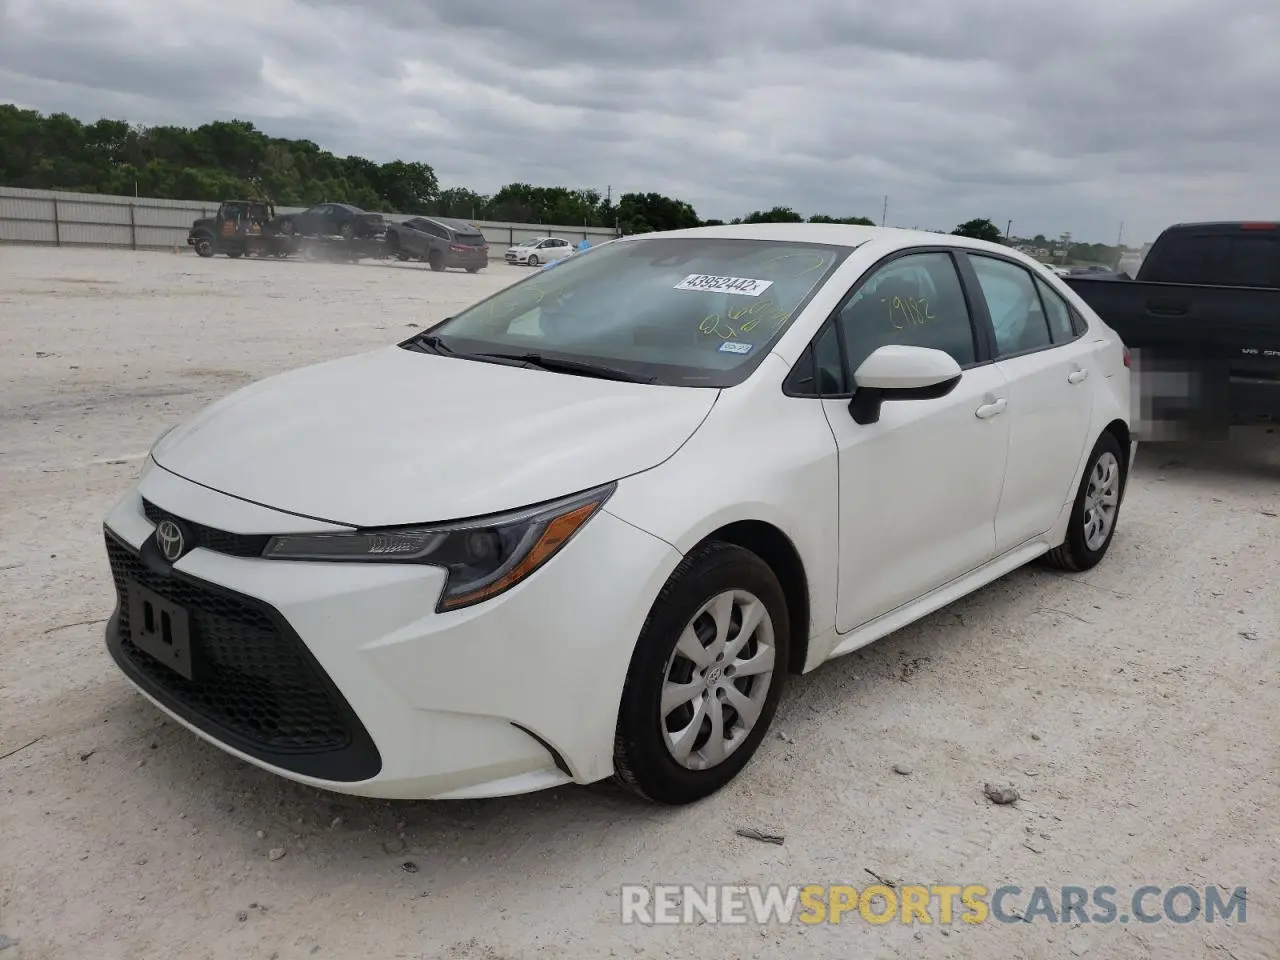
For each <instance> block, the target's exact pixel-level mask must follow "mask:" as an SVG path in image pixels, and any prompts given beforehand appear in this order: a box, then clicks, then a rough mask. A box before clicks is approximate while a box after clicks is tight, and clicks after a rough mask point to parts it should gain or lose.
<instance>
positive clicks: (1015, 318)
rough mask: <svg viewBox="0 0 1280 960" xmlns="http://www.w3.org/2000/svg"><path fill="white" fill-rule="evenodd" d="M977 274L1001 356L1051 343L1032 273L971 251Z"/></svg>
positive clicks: (1012, 264) (970, 256) (970, 257)
mask: <svg viewBox="0 0 1280 960" xmlns="http://www.w3.org/2000/svg"><path fill="white" fill-rule="evenodd" d="M969 262H970V263H972V264H973V270H974V272H975V273H976V274H977V275H978V284H979V286H981V287H982V296H983V299H985V300H986V301H987V310H988V311H990V313H991V325H992V326H993V327H994V328H995V333H996V351H997V353H998V354H999V355H1000V356H1002V357H1007V356H1009V355H1010V354H1014V353H1022V352H1023V351H1025V350H1036V349H1039V348H1040V347H1047V346H1049V345H1050V344H1052V342H1053V341H1052V340H1051V339H1050V337H1049V323H1048V321H1047V320H1046V319H1045V315H1044V310H1043V309H1041V306H1040V297H1039V295H1038V294H1037V293H1036V288H1035V283H1034V281H1033V280H1032V277H1031V274H1030V273H1029V272H1028V271H1027V270H1025V269H1023V268H1022V267H1020V266H1018V265H1017V264H1016V263H1009V262H1008V261H1007V260H997V259H995V258H994V257H984V256H982V255H980V254H972V253H971V254H969Z"/></svg>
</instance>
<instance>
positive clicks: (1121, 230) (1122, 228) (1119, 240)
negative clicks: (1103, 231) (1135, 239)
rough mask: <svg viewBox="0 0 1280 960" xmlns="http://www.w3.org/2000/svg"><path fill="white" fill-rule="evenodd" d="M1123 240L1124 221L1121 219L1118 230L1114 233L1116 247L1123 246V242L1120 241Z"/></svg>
mask: <svg viewBox="0 0 1280 960" xmlns="http://www.w3.org/2000/svg"><path fill="white" fill-rule="evenodd" d="M1123 240H1124V221H1123V220H1121V221H1120V232H1119V233H1117V234H1116V246H1117V247H1120V246H1123V243H1122V241H1123Z"/></svg>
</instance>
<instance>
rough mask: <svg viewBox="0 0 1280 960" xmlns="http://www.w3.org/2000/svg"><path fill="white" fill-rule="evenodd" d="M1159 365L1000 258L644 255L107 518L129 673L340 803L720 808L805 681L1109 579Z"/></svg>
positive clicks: (908, 250) (642, 240)
mask: <svg viewBox="0 0 1280 960" xmlns="http://www.w3.org/2000/svg"><path fill="white" fill-rule="evenodd" d="M1127 367H1128V354H1127V351H1126V350H1125V348H1124V346H1123V344H1122V343H1121V342H1120V340H1119V338H1118V337H1117V336H1116V334H1115V333H1114V332H1113V331H1112V330H1111V329H1109V328H1108V327H1107V326H1106V325H1105V324H1104V323H1102V322H1101V321H1100V320H1099V319H1098V317H1097V316H1096V315H1095V314H1094V313H1093V312H1092V311H1091V310H1090V309H1089V307H1088V306H1086V305H1085V304H1084V302H1083V301H1081V300H1080V299H1079V298H1078V297H1077V296H1076V295H1075V294H1074V293H1073V292H1072V291H1071V290H1070V289H1069V288H1068V287H1066V286H1065V285H1064V284H1063V283H1062V282H1061V281H1060V280H1059V279H1058V278H1057V277H1055V276H1054V275H1053V274H1052V273H1051V272H1050V271H1049V270H1048V269H1046V268H1044V267H1041V266H1039V265H1038V264H1036V263H1035V261H1033V260H1031V259H1030V258H1028V257H1025V256H1022V255H1021V254H1018V253H1016V252H1014V251H1011V250H1010V249H1008V248H1006V247H1001V246H998V245H994V244H990V243H985V242H982V241H977V240H969V239H965V238H962V237H956V236H943V235H937V234H928V233H918V232H909V231H899V230H884V229H876V228H867V227H848V226H839V225H811V224H795V225H791V224H785V225H779V224H774V225H759V226H726V227H711V228H702V229H696V230H683V231H676V232H670V233H659V234H649V235H645V236H639V237H632V238H626V239H622V240H617V241H613V242H611V243H609V244H607V245H604V246H601V247H599V248H597V249H595V250H593V251H592V254H591V256H589V257H582V258H580V259H579V258H573V259H571V260H568V261H566V262H565V263H563V264H561V265H560V266H559V267H557V268H556V269H555V270H550V271H546V272H538V273H535V274H533V275H531V276H530V277H528V278H527V279H525V280H523V281H521V282H519V283H516V284H514V285H512V286H510V287H508V288H506V289H504V290H502V291H501V292H499V293H497V294H495V295H493V296H492V297H489V298H488V299H486V300H484V301H481V302H480V303H478V304H476V305H475V306H472V307H470V308H468V309H466V310H463V311H462V312H460V313H458V314H457V315H456V316H454V317H452V318H450V319H448V320H445V321H443V322H441V323H439V324H436V325H435V326H433V327H431V328H430V329H428V330H426V331H424V332H423V333H421V334H418V335H416V336H414V337H413V338H412V339H410V340H408V341H406V342H404V343H402V344H399V345H397V346H389V347H386V348H383V349H379V350H375V351H373V352H370V353H364V354H360V355H357V356H352V357H348V358H345V359H340V360H334V361H330V362H327V363H322V364H319V365H316V366H312V367H307V368H304V369H300V370H295V371H292V372H289V373H285V374H282V375H279V376H275V377H271V378H269V379H267V380H264V381H262V382H259V383H257V384H254V385H252V386H249V387H247V388H245V389H242V390H239V391H237V392H235V393H233V394H231V395H230V396H228V397H226V398H224V399H222V400H220V401H219V402H217V403H214V404H213V405H211V406H210V407H209V408H208V409H206V410H205V411H204V412H202V413H200V414H199V415H197V416H196V417H194V418H192V419H191V420H189V421H187V422H185V423H183V424H181V425H180V426H178V427H177V428H176V429H172V430H171V431H169V432H167V433H166V434H164V435H162V436H161V438H160V439H159V440H158V441H157V442H156V444H155V446H154V447H153V449H152V451H151V455H150V457H149V458H148V461H147V464H146V467H145V469H144V471H143V474H142V476H141V479H140V480H139V482H138V484H137V487H136V488H135V489H133V490H132V491H130V492H129V493H128V494H127V495H126V496H125V497H124V498H123V499H121V500H120V502H119V503H118V504H117V505H116V506H115V507H114V508H113V509H112V510H111V513H110V515H109V516H108V517H107V518H106V524H105V526H106V530H105V534H106V549H107V554H108V557H109V559H110V564H111V570H112V573H113V575H114V580H115V586H116V590H117V595H118V606H117V608H116V611H115V613H114V615H113V616H112V618H111V620H110V623H109V625H108V627H107V636H106V639H107V646H108V648H109V650H110V652H111V655H112V657H113V658H114V659H115V662H116V663H117V664H118V665H119V667H120V669H121V670H122V671H123V672H124V673H125V675H126V676H127V677H128V678H129V679H130V680H131V681H132V682H133V683H134V684H135V685H136V686H137V688H138V689H139V690H141V691H142V693H144V694H145V695H146V696H147V697H149V698H150V699H151V700H152V701H153V702H154V703H155V704H156V705H157V706H159V707H160V708H161V709H163V710H165V711H166V712H168V713H169V714H170V715H171V716H173V717H174V718H176V719H177V720H179V721H180V722H181V723H183V724H185V725H186V726H187V727H189V728H190V729H191V730H193V731H194V732H196V733H197V734H199V735H200V736H203V737H205V738H206V739H208V740H210V741H212V742H213V743H215V744H217V745H218V746H219V747H221V748H223V749H224V750H227V751H229V752H230V753H233V754H235V755H236V756H238V757H241V758H243V759H244V760H247V761H249V762H251V763H255V764H258V765H259V766H262V767H264V768H266V769H268V770H271V771H273V772H275V773H277V774H280V775H282V776H285V777H291V778H293V779H295V780H298V781H302V782H304V783H308V784H313V785H315V786H318V787H324V788H327V789H330V790H336V791H343V792H348V793H355V794H363V795H370V796H381V797H421V798H459V797H480V796H496V795H503V794H513V793H520V792H526V791H531V790H536V789H540V788H544V787H551V786H555V785H557V784H564V783H570V782H576V783H589V782H592V781H595V780H600V779H602V778H605V777H608V776H610V775H614V776H616V777H617V779H618V780H619V781H620V782H622V783H623V784H625V785H627V786H628V787H630V788H631V789H633V790H635V791H636V792H638V793H640V794H642V795H644V796H646V797H648V798H650V799H652V800H656V801H660V802H666V803H685V802H689V801H693V800H696V799H698V798H700V797H703V796H705V795H707V794H709V793H711V792H712V791H714V790H716V789H718V788H719V787H721V786H722V785H723V784H725V783H726V782H727V781H728V780H729V779H730V778H732V777H733V776H734V775H735V774H737V773H738V771H739V770H741V769H742V767H743V766H744V765H745V764H746V763H747V762H748V760H749V759H750V757H751V755H752V754H753V753H754V752H755V750H756V748H757V747H758V746H759V744H760V741H761V739H762V738H763V737H764V736H765V733H766V730H767V729H768V727H769V724H770V721H771V719H772V717H773V715H774V712H775V710H776V708H777V705H778V700H779V697H780V696H781V694H782V690H783V685H784V681H785V680H786V678H787V676H788V674H792V673H801V672H804V671H808V670H812V669H814V668H815V667H817V666H818V665H820V664H821V663H823V661H826V660H829V659H831V658H833V657H837V656H840V655H842V654H846V653H849V652H850V651H852V650H856V649H857V648H859V647H861V646H863V645H864V644H867V643H870V642H871V641H873V640H875V639H877V638H879V637H882V636H884V635H885V634H887V633H889V632H891V631H893V630H896V629H898V628H900V627H902V626H904V625H905V624H908V623H910V622H911V621H913V620H916V619H917V618H919V617H921V616H924V615H925V614H928V613H929V612H931V611H933V610H936V609H938V608H939V607H941V606H943V605H945V604H947V603H949V602H951V601H953V600H955V599H957V598H958V597H960V596H962V595H964V594H966V593H969V592H970V591H973V590H975V589H977V588H978V587H981V586H982V585H983V584H986V583H988V582H990V581H991V580H994V579H995V578H997V577H999V576H1001V575H1003V574H1006V573H1008V572H1009V571H1011V570H1013V569H1014V568H1016V567H1018V566H1019V565H1021V564H1024V563H1027V562H1028V561H1031V560H1033V559H1036V558H1040V557H1043V558H1046V559H1047V560H1048V561H1050V562H1052V563H1055V564H1057V565H1059V566H1062V567H1066V568H1068V569H1073V570H1081V569H1086V568H1089V567H1092V566H1093V565H1094V564H1096V563H1098V561H1099V560H1101V559H1102V557H1103V555H1104V554H1105V553H1106V552H1107V548H1108V546H1109V544H1110V543H1111V538H1112V536H1113V534H1114V532H1115V529H1116V519H1117V515H1118V511H1119V508H1120V502H1121V498H1122V496H1123V494H1124V489H1125V479H1126V476H1127V472H1128V468H1129V464H1130V462H1131V459H1132V455H1133V449H1134V447H1133V445H1132V444H1131V443H1130V433H1129V426H1128V418H1129V409H1130V408H1129V371H1128V369H1127Z"/></svg>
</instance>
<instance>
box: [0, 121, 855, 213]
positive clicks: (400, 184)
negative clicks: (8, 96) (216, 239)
mask: <svg viewBox="0 0 1280 960" xmlns="http://www.w3.org/2000/svg"><path fill="white" fill-rule="evenodd" d="M0 184H3V185H5V186H11V187H29V188H34V189H43V190H71V191H76V192H80V193H103V194H115V195H124V196H144V197H159V198H162V199H168V200H222V199H232V198H247V197H253V196H266V197H269V198H270V199H271V200H273V201H274V202H275V203H276V204H279V205H280V206H298V207H305V206H310V205H312V204H315V203H322V202H325V201H334V202H346V203H353V204H355V205H356V206H359V207H363V208H365V209H367V210H381V211H387V212H395V213H402V214H436V215H438V216H447V217H461V218H465V219H471V220H497V221H511V222H517V223H548V224H562V225H566V226H567V225H574V226H576V225H578V224H583V225H584V226H593V227H613V226H617V227H620V228H621V229H622V231H623V232H624V233H640V232H644V231H647V230H678V229H681V228H685V227H696V226H703V225H707V224H713V223H717V222H718V221H711V220H702V219H700V218H699V217H698V214H697V212H696V211H695V210H694V209H693V207H692V206H691V205H690V204H688V203H686V202H684V201H682V200H678V199H675V198H672V197H667V196H663V195H662V194H660V193H624V194H622V195H621V196H619V197H607V196H602V195H601V193H600V191H598V190H593V189H587V190H584V189H572V188H569V187H537V186H532V185H531V184H527V183H509V184H507V185H506V186H504V187H502V188H501V189H500V190H498V191H497V192H496V193H494V194H491V195H484V194H481V193H477V192H476V191H474V190H469V189H467V188H466V187H447V188H441V186H440V183H439V180H438V179H437V178H436V174H435V171H434V170H433V169H432V168H431V167H430V165H428V164H426V163H421V162H417V161H407V160H393V161H391V162H390V163H381V164H379V163H375V162H373V161H372V160H367V159H365V158H364V157H354V156H352V157H338V156H335V155H334V154H332V153H330V152H329V151H327V150H324V149H322V148H321V147H320V146H319V145H318V144H316V143H313V142H311V141H310V140H286V139H282V138H280V137H271V136H268V135H267V134H266V133H264V132H263V131H261V130H259V129H258V128H257V127H255V126H254V125H253V124H252V123H249V122H247V121H243V120H229V121H224V120H220V121H216V122H214V123H206V124H204V125H202V126H199V127H195V128H194V129H191V128H187V127H176V126H156V127H142V126H137V125H132V124H129V123H127V122H126V121H123V120H110V119H103V120H98V121H96V122H94V123H82V122H81V121H79V120H77V119H76V118H74V117H71V116H68V115H67V114H65V113H54V114H50V115H48V116H45V115H43V114H41V113H39V112H37V111H35V110H23V109H20V108H19V107H17V106H15V105H13V104H0ZM803 220H804V218H803V217H801V216H800V215H799V214H797V213H795V212H794V211H792V210H790V209H789V208H785V207H775V208H774V209H772V210H765V211H756V212H754V213H751V214H749V215H748V216H746V217H743V218H739V219H737V220H735V221H733V222H734V223H743V222H745V223H767V222H786V221H803ZM809 220H810V221H811V222H814V223H867V224H870V223H871V221H870V220H866V219H864V218H859V217H848V218H843V219H840V218H833V217H828V216H823V215H815V216H813V217H810V218H809Z"/></svg>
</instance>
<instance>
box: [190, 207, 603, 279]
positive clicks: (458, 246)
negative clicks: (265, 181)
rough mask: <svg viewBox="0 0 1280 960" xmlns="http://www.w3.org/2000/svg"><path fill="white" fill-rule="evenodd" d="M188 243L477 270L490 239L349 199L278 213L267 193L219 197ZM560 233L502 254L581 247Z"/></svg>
mask: <svg viewBox="0 0 1280 960" xmlns="http://www.w3.org/2000/svg"><path fill="white" fill-rule="evenodd" d="M187 243H188V245H190V246H191V247H192V248H193V249H194V250H195V251H196V253H198V254H199V255H200V256H202V257H212V256H216V255H218V254H225V255H226V256H228V257H231V258H237V257H241V256H245V255H246V254H248V255H250V256H253V255H258V256H273V257H287V256H290V255H291V254H294V253H298V252H301V253H302V254H303V256H305V257H307V258H308V259H320V258H324V259H360V258H362V257H377V258H386V257H395V258H396V259H397V260H402V261H408V260H417V261H420V262H423V263H426V264H427V265H429V266H430V267H431V269H432V270H435V271H441V270H448V269H462V270H466V271H467V272H468V273H478V272H479V271H481V270H483V269H484V268H485V267H487V266H488V265H489V243H488V241H487V240H486V239H485V237H484V234H483V233H482V232H481V231H480V230H479V229H478V228H477V227H476V225H475V224H473V223H469V222H467V221H466V220H459V219H456V218H453V217H437V216H421V217H410V218H409V219H407V220H405V221H403V222H401V223H392V222H388V221H387V220H386V218H384V217H383V216H382V215H381V214H378V213H368V212H366V211H364V210H361V209H360V208H359V207H355V206H352V205H351V204H349V203H321V204H317V205H316V206H314V207H311V208H310V209H308V210H303V211H301V212H299V213H288V214H280V215H277V214H276V212H275V207H274V206H273V205H272V204H271V202H270V201H266V200H226V201H223V202H222V204H221V205H219V207H218V212H217V214H216V215H215V216H213V217H204V218H201V219H198V220H196V221H195V222H194V223H192V225H191V229H190V231H189V232H188V234H187ZM588 246H589V244H588V243H587V242H586V241H585V240H584V241H582V242H581V243H580V244H579V245H578V246H577V247H575V246H574V245H573V244H571V243H570V242H569V241H568V240H564V239H562V238H560V237H534V238H532V239H530V240H524V241H521V242H520V243H518V244H515V245H513V246H511V247H510V248H508V249H507V251H506V256H505V259H506V262H507V263H510V264H519V265H524V266H530V267H537V266H539V265H545V264H549V263H555V262H558V261H560V260H564V259H567V258H569V257H571V256H573V255H574V254H575V253H577V252H579V251H581V250H584V249H586V248H587V247H588Z"/></svg>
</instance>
